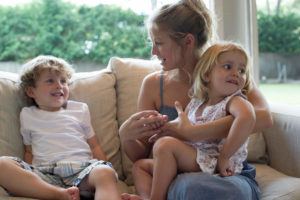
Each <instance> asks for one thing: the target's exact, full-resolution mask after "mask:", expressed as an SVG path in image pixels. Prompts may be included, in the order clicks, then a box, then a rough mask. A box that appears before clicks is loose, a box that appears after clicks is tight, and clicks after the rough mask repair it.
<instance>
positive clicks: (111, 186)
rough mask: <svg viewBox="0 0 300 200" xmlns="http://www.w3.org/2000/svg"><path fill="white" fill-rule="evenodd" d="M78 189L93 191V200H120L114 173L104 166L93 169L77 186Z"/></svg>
mask: <svg viewBox="0 0 300 200" xmlns="http://www.w3.org/2000/svg"><path fill="white" fill-rule="evenodd" d="M79 189H80V190H86V189H88V190H91V191H95V200H110V199H111V200H118V199H121V197H120V194H119V191H118V187H117V181H116V176H115V171H114V170H113V169H112V168H111V167H109V166H106V165H98V166H96V167H94V168H93V169H92V170H91V172H90V174H89V175H88V176H87V177H86V178H85V179H84V180H83V181H82V182H81V183H80V184H79Z"/></svg>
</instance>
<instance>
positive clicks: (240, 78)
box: [207, 51, 247, 97]
mask: <svg viewBox="0 0 300 200" xmlns="http://www.w3.org/2000/svg"><path fill="white" fill-rule="evenodd" d="M246 68H247V60H246V57H245V56H244V55H243V54H242V53H241V52H239V51H229V52H224V53H221V54H220V55H219V57H218V63H217V64H216V65H215V66H213V68H212V70H211V71H210V72H209V73H208V75H207V82H208V87H209V90H210V93H214V94H215V95H217V96H220V97H225V96H228V95H231V94H233V93H234V92H236V91H238V90H241V89H243V87H244V85H245V82H246Z"/></svg>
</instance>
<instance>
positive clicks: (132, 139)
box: [119, 110, 168, 162]
mask: <svg viewBox="0 0 300 200" xmlns="http://www.w3.org/2000/svg"><path fill="white" fill-rule="evenodd" d="M167 120H168V117H167V116H164V115H161V114H159V113H158V112H157V111H154V110H146V111H141V112H138V113H135V114H133V115H132V116H131V117H129V118H128V119H127V120H126V121H125V122H124V123H123V124H122V126H121V127H120V129H119V135H120V139H121V143H122V146H123V148H124V150H125V152H126V154H127V155H128V157H129V158H130V160H131V161H133V162H135V161H136V160H138V159H141V158H145V157H148V156H149V153H150V151H151V144H150V143H149V142H148V141H147V140H148V138H149V137H151V136H152V135H154V134H157V133H159V132H160V130H159V129H158V128H159V127H161V126H163V125H164V124H165V123H166V122H167Z"/></svg>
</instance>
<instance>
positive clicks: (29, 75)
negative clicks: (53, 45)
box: [20, 55, 74, 101]
mask: <svg viewBox="0 0 300 200" xmlns="http://www.w3.org/2000/svg"><path fill="white" fill-rule="evenodd" d="M46 69H48V70H51V71H55V72H59V73H65V74H66V75H67V78H68V79H71V77H72V74H73V73H74V70H73V68H72V66H71V65H70V64H69V63H68V62H66V61H65V60H64V59H62V58H57V57H54V56H44V55H42V56H38V57H36V58H34V59H32V60H30V61H29V62H27V63H25V64H24V65H23V66H22V69H21V73H20V88H21V90H22V91H23V92H24V93H25V94H24V95H25V96H27V94H26V92H25V90H26V88H28V87H35V86H36V81H37V79H38V78H39V77H40V75H41V73H42V72H43V71H44V70H46ZM27 97H28V96H27ZM28 98H29V97H28ZM29 99H31V98H29ZM31 101H32V100H31Z"/></svg>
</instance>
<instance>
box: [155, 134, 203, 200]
mask: <svg viewBox="0 0 300 200" xmlns="http://www.w3.org/2000/svg"><path fill="white" fill-rule="evenodd" d="M196 156H197V151H196V149H195V148H193V147H191V146H189V145H187V144H185V143H183V142H182V141H180V140H178V139H176V138H173V137H162V138H160V139H159V140H158V141H156V143H155V144H154V147H153V157H154V169H153V182H152V190H151V198H150V199H151V200H165V199H166V198H167V192H168V188H169V186H170V184H171V182H172V181H173V179H174V178H175V176H176V175H177V171H178V170H180V171H183V172H196V171H200V168H199V165H198V164H197V162H196Z"/></svg>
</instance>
